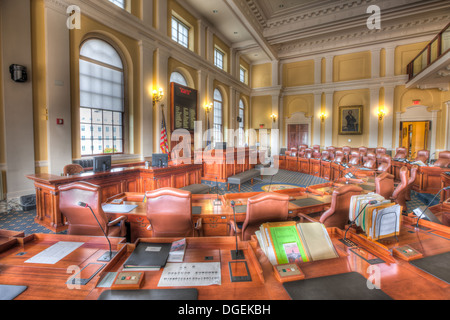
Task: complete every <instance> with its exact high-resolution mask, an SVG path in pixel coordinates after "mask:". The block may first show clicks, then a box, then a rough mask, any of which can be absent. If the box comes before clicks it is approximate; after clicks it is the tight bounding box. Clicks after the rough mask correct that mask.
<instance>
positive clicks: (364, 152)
mask: <svg viewBox="0 0 450 320" xmlns="http://www.w3.org/2000/svg"><path fill="white" fill-rule="evenodd" d="M358 152H359V156H360V157H361V159H363V160H362V161H363V162H365V161H366V158H365V157H366V156H367V154H368V149H367V148H366V147H359V148H358Z"/></svg>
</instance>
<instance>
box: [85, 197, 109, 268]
mask: <svg viewBox="0 0 450 320" xmlns="http://www.w3.org/2000/svg"><path fill="white" fill-rule="evenodd" d="M78 205H79V206H80V207H83V208H89V210H91V212H92V215H93V216H94V218H95V220H96V221H97V223H98V226H99V227H100V229H101V230H102V232H103V234H104V235H105V238H106V240H107V241H108V244H109V252H105V254H103V256H101V257H100V258H99V259H98V260H97V261H104V262H108V261H111V259H112V258H113V257H114V256H115V255H116V254H117V252H115V251H112V250H111V242H110V241H109V239H108V236H107V235H106V232H105V230H103V228H102V225H101V224H100V222H99V221H98V219H97V216H96V215H95V213H94V211H93V210H92V208H91V207H90V206H89V205H88V204H87V203H84V202H81V201H80V202H78Z"/></svg>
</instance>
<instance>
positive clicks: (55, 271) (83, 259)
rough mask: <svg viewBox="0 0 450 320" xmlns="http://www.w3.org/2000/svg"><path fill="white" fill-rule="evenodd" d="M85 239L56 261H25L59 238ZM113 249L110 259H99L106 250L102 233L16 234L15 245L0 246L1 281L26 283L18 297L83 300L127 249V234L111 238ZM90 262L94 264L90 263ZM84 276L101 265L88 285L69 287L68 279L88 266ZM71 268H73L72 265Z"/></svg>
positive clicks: (64, 239)
mask: <svg viewBox="0 0 450 320" xmlns="http://www.w3.org/2000/svg"><path fill="white" fill-rule="evenodd" d="M60 241H65V242H82V243H83V245H82V246H81V247H79V248H78V249H76V250H75V251H74V252H72V253H71V254H69V255H67V256H66V257H65V258H63V259H62V260H60V261H59V262H57V263H56V264H54V265H50V264H34V263H25V261H27V260H28V259H30V258H32V257H33V256H35V255H36V254H38V253H40V252H42V251H43V250H45V249H47V248H49V247H51V246H52V245H54V244H56V243H58V242H60ZM110 241H111V246H112V250H114V251H119V254H118V255H117V258H116V257H114V258H113V260H112V261H111V262H110V263H105V262H97V259H98V258H99V257H101V256H102V255H103V254H104V253H105V252H106V251H109V247H108V243H107V241H106V239H105V238H103V237H87V236H68V235H55V234H45V235H44V234H33V235H30V236H27V237H25V238H15V239H14V242H15V243H14V245H13V246H11V247H10V248H8V249H6V250H0V269H1V272H0V283H1V284H3V285H17V286H27V287H28V288H27V289H26V290H25V292H23V293H22V294H21V295H20V296H18V297H17V298H16V300H45V299H47V300H82V299H85V298H86V296H87V295H88V294H89V292H91V290H93V288H94V287H95V285H96V284H97V282H98V280H99V279H100V275H101V274H103V272H108V271H109V265H111V264H114V263H115V262H116V261H117V260H118V259H119V258H120V256H121V255H122V254H123V253H124V252H125V250H126V246H125V243H124V241H125V239H124V238H110ZM90 264H91V265H90ZM88 265H89V267H88V268H87V269H85V272H84V273H82V277H83V278H84V277H85V276H87V277H90V276H91V275H92V274H93V273H94V272H95V271H96V270H98V269H99V268H102V269H101V270H100V272H99V273H98V274H97V275H95V276H94V277H93V278H92V279H91V280H90V281H89V282H88V283H87V285H83V286H80V287H79V288H78V289H73V290H70V289H69V288H68V285H67V284H66V282H67V281H68V280H69V278H70V277H71V276H74V275H75V271H79V270H81V269H83V268H84V267H86V266H88ZM69 268H71V270H72V271H70V269H69Z"/></svg>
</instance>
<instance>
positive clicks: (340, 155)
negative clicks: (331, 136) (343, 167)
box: [334, 150, 345, 163]
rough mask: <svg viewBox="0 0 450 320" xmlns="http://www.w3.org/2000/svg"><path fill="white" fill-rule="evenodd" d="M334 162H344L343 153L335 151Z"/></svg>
mask: <svg viewBox="0 0 450 320" xmlns="http://www.w3.org/2000/svg"><path fill="white" fill-rule="evenodd" d="M334 162H338V163H342V162H345V156H344V153H343V152H342V151H340V150H337V151H336V153H335V155H334Z"/></svg>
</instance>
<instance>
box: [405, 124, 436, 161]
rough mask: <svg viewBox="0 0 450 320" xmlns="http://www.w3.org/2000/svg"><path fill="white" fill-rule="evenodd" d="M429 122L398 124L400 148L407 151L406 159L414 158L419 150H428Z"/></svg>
mask: <svg viewBox="0 0 450 320" xmlns="http://www.w3.org/2000/svg"><path fill="white" fill-rule="evenodd" d="M430 130H431V121H404V122H401V123H400V146H401V147H403V148H406V149H407V150H408V158H413V159H414V158H415V157H416V156H417V152H418V151H420V150H428V149H429V137H430Z"/></svg>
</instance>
